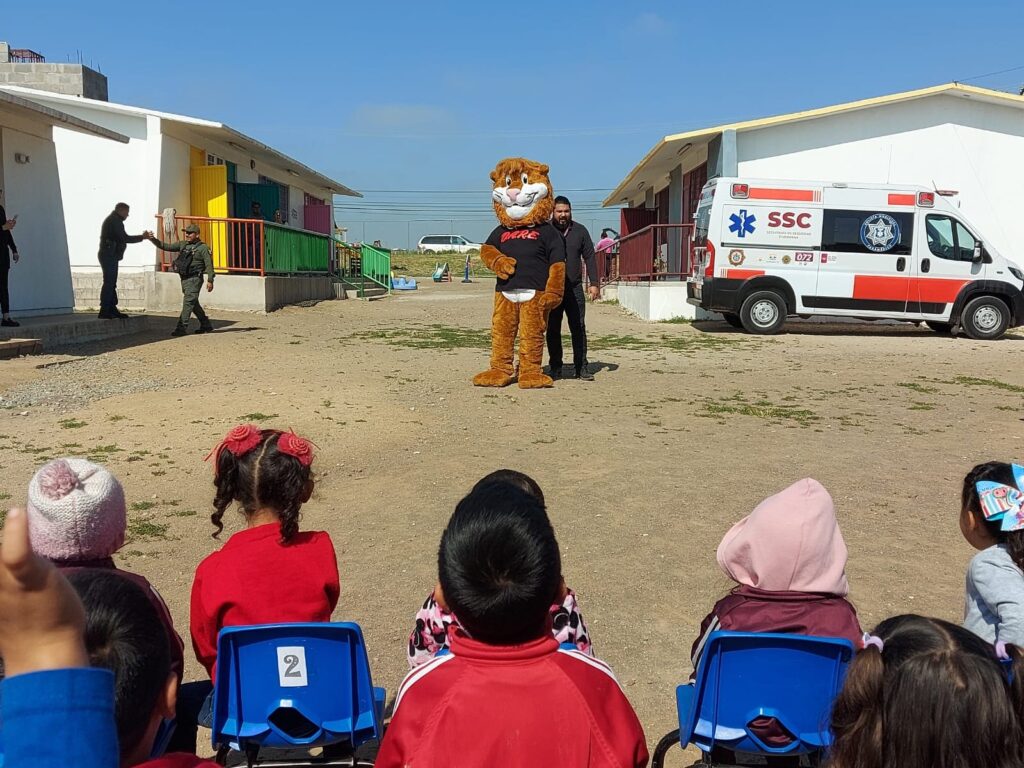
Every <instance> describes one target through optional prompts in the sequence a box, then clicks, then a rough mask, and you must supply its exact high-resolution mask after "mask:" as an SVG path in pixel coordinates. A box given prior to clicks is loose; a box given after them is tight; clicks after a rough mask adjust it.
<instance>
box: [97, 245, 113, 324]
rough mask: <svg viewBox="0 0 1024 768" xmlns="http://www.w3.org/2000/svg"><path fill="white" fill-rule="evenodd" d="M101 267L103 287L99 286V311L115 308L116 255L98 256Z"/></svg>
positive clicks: (111, 310) (110, 310) (109, 310)
mask: <svg viewBox="0 0 1024 768" xmlns="http://www.w3.org/2000/svg"><path fill="white" fill-rule="evenodd" d="M99 258H100V267H102V268H103V287H102V288H100V312H104V313H105V312H114V311H116V310H117V257H116V256H100V257H99Z"/></svg>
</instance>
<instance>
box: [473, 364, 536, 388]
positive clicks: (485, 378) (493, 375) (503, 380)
mask: <svg viewBox="0 0 1024 768" xmlns="http://www.w3.org/2000/svg"><path fill="white" fill-rule="evenodd" d="M544 378H547V376H545V377H544ZM513 381H515V377H513V376H509V375H508V374H507V373H505V372H504V371H498V370H495V369H494V368H491V369H490V370H487V371H484V372H483V373H478V374H477V375H476V376H474V377H473V386H475V387H507V386H508V385H509V384H511V383H512V382H513ZM548 381H550V379H548Z"/></svg>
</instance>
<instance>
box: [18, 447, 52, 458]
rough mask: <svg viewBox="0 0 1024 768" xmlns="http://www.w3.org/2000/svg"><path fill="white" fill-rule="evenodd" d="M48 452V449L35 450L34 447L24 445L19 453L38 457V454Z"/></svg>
mask: <svg viewBox="0 0 1024 768" xmlns="http://www.w3.org/2000/svg"><path fill="white" fill-rule="evenodd" d="M49 450H50V449H49V448H35V447H33V446H31V445H26V446H25V447H24V448H22V449H21V452H22V453H31V454H33V455H35V456H38V455H39V454H40V453H46V452H47V451H49Z"/></svg>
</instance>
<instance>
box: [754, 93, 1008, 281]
mask: <svg viewBox="0 0 1024 768" xmlns="http://www.w3.org/2000/svg"><path fill="white" fill-rule="evenodd" d="M737 140H738V158H739V173H740V175H743V176H748V177H752V178H769V179H770V178H779V179H813V180H823V181H847V182H868V183H891V184H920V185H923V186H926V187H931V186H932V185H933V184H934V185H935V186H936V187H938V188H939V189H954V190H957V191H958V192H959V193H960V195H959V200H960V207H961V210H962V211H963V212H964V215H965V216H966V217H967V218H968V219H969V220H970V221H971V222H972V223H973V224H974V225H975V226H976V227H977V228H978V229H979V230H980V232H979V233H976V234H980V236H981V237H982V239H983V240H985V241H986V242H987V243H989V244H990V245H992V246H993V247H994V248H995V250H997V251H998V252H1000V253H1001V254H1003V255H1004V256H1006V257H1007V258H1010V259H1012V260H1014V261H1016V262H1017V263H1018V264H1024V238H1022V237H1021V236H1020V235H1019V225H1018V223H1017V222H1018V219H1019V218H1020V211H1021V209H1022V208H1024V193H1022V191H1021V184H1022V179H1024V111H1022V110H1020V109H1016V108H1013V107H1006V106H1000V105H995V104H988V103H985V102H981V101H978V100H976V99H970V100H968V99H963V98H958V97H954V96H933V97H928V98H925V99H918V100H915V101H909V102H903V103H900V104H892V105H886V106H881V107H874V108H871V109H865V110H860V111H858V112H853V113H847V114H843V115H833V116H829V117H823V118H818V119H815V120H806V121H803V122H799V123H790V124H788V125H781V126H774V127H769V128H760V129H757V130H754V131H748V132H744V133H740V134H739V135H738V137H737Z"/></svg>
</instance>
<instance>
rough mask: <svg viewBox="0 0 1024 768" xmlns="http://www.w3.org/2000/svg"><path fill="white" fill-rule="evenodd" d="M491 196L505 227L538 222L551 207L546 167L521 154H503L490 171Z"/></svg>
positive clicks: (551, 197) (553, 206)
mask: <svg viewBox="0 0 1024 768" xmlns="http://www.w3.org/2000/svg"><path fill="white" fill-rule="evenodd" d="M491 181H493V182H494V190H493V192H492V193H491V198H492V199H493V202H494V212H495V213H496V214H497V215H498V220H499V221H500V222H501V223H502V224H503V225H504V226H506V227H522V226H527V225H530V224H541V223H542V222H545V221H547V220H548V219H550V218H551V213H552V211H554V209H555V204H554V193H553V192H552V190H551V180H550V179H549V178H548V167H547V166H546V165H544V164H543V163H535V162H534V161H533V160H527V159H526V158H523V157H507V158H505V159H504V160H502V161H501V162H500V163H498V167H497V168H495V169H494V170H493V171H491Z"/></svg>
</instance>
